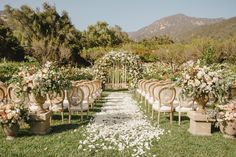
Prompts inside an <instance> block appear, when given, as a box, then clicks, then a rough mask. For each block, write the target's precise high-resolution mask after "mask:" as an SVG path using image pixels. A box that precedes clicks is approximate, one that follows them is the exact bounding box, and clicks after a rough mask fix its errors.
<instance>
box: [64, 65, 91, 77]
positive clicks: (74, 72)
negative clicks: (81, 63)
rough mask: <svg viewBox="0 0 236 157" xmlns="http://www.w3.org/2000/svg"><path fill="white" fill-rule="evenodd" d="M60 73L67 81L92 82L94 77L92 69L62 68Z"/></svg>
mask: <svg viewBox="0 0 236 157" xmlns="http://www.w3.org/2000/svg"><path fill="white" fill-rule="evenodd" d="M60 71H61V73H62V74H63V76H64V77H65V78H66V79H68V80H93V77H94V73H93V69H92V68H75V67H62V68H60Z"/></svg>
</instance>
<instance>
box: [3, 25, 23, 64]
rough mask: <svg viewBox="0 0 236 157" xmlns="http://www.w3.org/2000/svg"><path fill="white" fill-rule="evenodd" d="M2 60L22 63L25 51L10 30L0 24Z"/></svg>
mask: <svg viewBox="0 0 236 157" xmlns="http://www.w3.org/2000/svg"><path fill="white" fill-rule="evenodd" d="M0 58H1V59H2V58H5V59H6V60H11V61H22V60H23V59H24V49H23V47H21V46H20V43H19V41H18V40H17V38H16V37H14V36H13V33H12V31H11V30H10V28H8V27H6V26H4V25H3V24H1V23H0Z"/></svg>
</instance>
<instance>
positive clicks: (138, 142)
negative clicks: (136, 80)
mask: <svg viewBox="0 0 236 157" xmlns="http://www.w3.org/2000/svg"><path fill="white" fill-rule="evenodd" d="M103 100H105V103H104V104H103V106H102V108H101V112H99V113H96V115H95V117H94V119H93V120H92V121H91V122H90V123H89V125H87V126H86V128H85V135H84V136H85V139H84V140H81V141H80V146H79V148H80V149H81V150H83V151H101V150H118V151H124V150H127V149H129V151H130V150H131V152H132V156H141V155H144V154H145V153H146V151H148V150H149V149H150V148H151V146H152V143H151V142H152V140H153V139H155V140H158V139H159V138H160V135H162V134H163V133H164V130H163V129H161V128H159V127H154V126H152V125H151V123H150V122H149V121H148V120H147V117H146V116H145V115H144V114H143V112H142V111H141V110H140V108H139V106H138V104H137V102H136V101H135V100H133V98H132V94H131V93H129V92H111V93H109V95H108V96H107V97H105V98H103Z"/></svg>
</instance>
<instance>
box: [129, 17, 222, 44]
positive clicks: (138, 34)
mask: <svg viewBox="0 0 236 157" xmlns="http://www.w3.org/2000/svg"><path fill="white" fill-rule="evenodd" d="M222 21H224V19H223V18H216V19H209V18H196V17H189V16H186V15H184V14H176V15H173V16H168V17H165V18H162V19H160V20H157V21H155V22H153V23H152V24H150V25H148V26H146V27H143V28H141V29H139V30H138V31H135V32H130V33H128V34H129V37H130V38H131V39H133V40H135V41H139V40H142V39H145V38H146V39H148V38H151V37H153V36H161V35H167V36H170V37H171V38H173V39H174V40H178V39H179V37H180V36H182V34H185V33H186V32H190V31H191V30H193V29H195V28H198V27H201V26H205V25H210V24H215V23H218V22H222Z"/></svg>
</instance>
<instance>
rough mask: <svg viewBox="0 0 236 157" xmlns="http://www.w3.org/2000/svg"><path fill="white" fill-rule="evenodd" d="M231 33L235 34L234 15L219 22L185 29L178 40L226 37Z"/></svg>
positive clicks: (235, 23) (235, 21)
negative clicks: (188, 29) (189, 29)
mask: <svg viewBox="0 0 236 157" xmlns="http://www.w3.org/2000/svg"><path fill="white" fill-rule="evenodd" d="M232 35H236V17H232V18H230V19H227V20H223V21H221V22H218V23H215V24H211V25H204V26H200V27H198V28H195V29H193V30H191V31H187V32H185V33H183V34H182V36H181V37H179V39H180V40H184V41H188V40H191V39H193V38H213V39H221V40H223V39H226V38H228V37H230V36H232Z"/></svg>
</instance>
